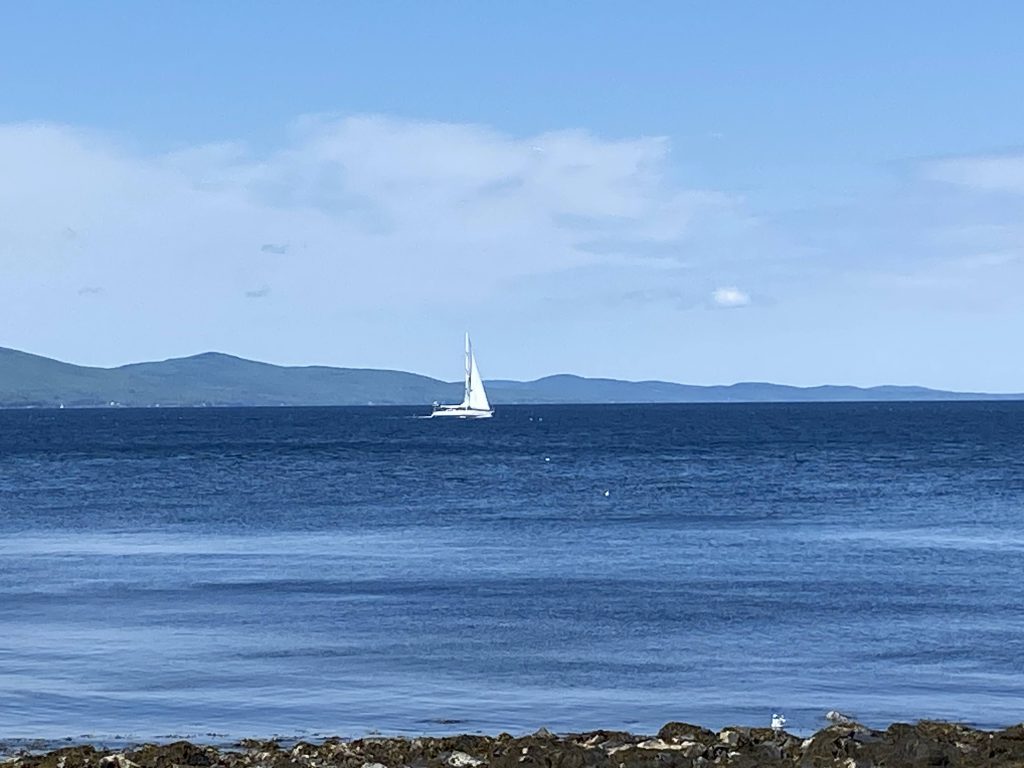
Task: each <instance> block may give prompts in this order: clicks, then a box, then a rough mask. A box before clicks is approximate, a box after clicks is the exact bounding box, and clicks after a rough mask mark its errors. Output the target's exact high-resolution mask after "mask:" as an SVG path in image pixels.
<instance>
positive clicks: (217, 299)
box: [0, 116, 736, 356]
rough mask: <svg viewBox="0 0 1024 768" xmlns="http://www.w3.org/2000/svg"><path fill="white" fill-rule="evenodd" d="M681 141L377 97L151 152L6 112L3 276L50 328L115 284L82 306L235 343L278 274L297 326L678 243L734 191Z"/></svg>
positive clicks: (173, 335) (17, 299)
mask: <svg viewBox="0 0 1024 768" xmlns="http://www.w3.org/2000/svg"><path fill="white" fill-rule="evenodd" d="M668 159H669V146H668V142H667V141H666V140H665V139H663V138H657V137H640V138H634V139H625V140H606V139H602V138H600V137H597V136H594V135H592V134H590V133H587V132H585V131H556V132H551V133H544V134H540V135H534V136H527V137H514V136H509V135H507V134H502V133H499V132H497V131H494V130H492V129H489V128H487V127H484V126H478V125H462V124H451V123H437V122H421V121H412V120H398V119H392V118H386V117H379V116H357V117H344V118H339V119H329V118H322V117H317V118H306V119H303V120H301V121H299V122H298V123H296V124H295V126H293V128H292V130H291V133H290V140H289V142H288V143H287V144H286V145H285V146H282V147H279V148H277V149H276V150H274V151H272V152H269V153H267V154H265V155H256V154H254V153H253V152H251V151H250V150H248V149H247V148H246V147H245V146H244V145H242V144H232V143H222V144H216V145H208V146H199V147H193V148H187V149H184V150H179V151H176V152H173V153H169V154H160V155H144V154H139V153H137V152H135V151H132V150H130V149H129V148H127V147H122V146H119V145H118V144H117V143H116V142H114V141H113V140H111V139H109V138H107V137H104V136H98V135H95V134H91V133H88V132H83V131H79V130H76V129H73V128H70V127H67V126H60V125H52V124H46V123H37V124H15V125H6V126H0V167H3V168H4V170H5V173H4V175H3V177H2V179H0V206H2V209H3V210H4V211H5V214H6V215H5V219H6V220H5V222H4V223H3V224H2V225H0V227H2V229H0V242H2V245H0V263H2V264H3V266H4V267H5V273H6V274H7V275H8V279H7V280H5V281H4V283H3V284H2V285H0V296H2V297H3V299H4V301H5V302H7V303H9V304H10V303H12V302H13V304H14V305H15V306H16V309H15V312H14V314H15V315H16V316H20V317H17V318H14V319H20V320H22V321H26V322H27V321H30V320H31V321H32V322H34V323H36V326H35V327H36V328H38V330H39V335H41V336H45V335H46V334H47V332H48V331H47V322H48V320H47V318H48V317H53V318H56V317H58V316H59V315H60V307H61V304H62V302H63V301H64V297H65V296H66V295H67V294H68V293H74V292H75V291H77V290H78V289H79V288H80V287H81V286H83V285H103V286H105V288H106V289H107V290H106V292H107V294H108V295H107V297H106V298H107V300H106V302H105V304H104V310H103V313H102V314H97V315H95V316H88V315H83V316H82V317H81V318H79V321H78V322H79V326H80V327H81V328H82V329H83V332H84V329H86V328H88V327H89V325H90V323H94V324H103V325H105V327H102V328H95V327H94V328H92V329H91V334H92V337H93V338H97V337H99V338H103V337H105V335H106V334H107V333H110V332H111V331H112V330H114V329H116V330H117V331H118V332H119V333H122V334H123V333H125V326H126V324H130V325H131V327H133V328H135V329H137V332H138V333H139V334H140V338H141V335H142V334H147V338H149V339H150V340H154V339H155V340H156V341H157V343H155V344H153V343H151V344H148V345H147V347H146V351H145V354H153V353H154V351H156V350H161V349H162V348H164V347H165V346H167V344H171V342H172V341H173V344H171V346H174V347H175V348H178V347H181V346H186V345H188V346H192V347H195V346H203V347H205V346H220V347H223V348H228V349H230V348H233V347H235V346H237V342H233V339H234V338H236V337H238V336H239V335H241V333H242V330H239V322H240V318H245V317H246V315H245V313H246V312H251V311H253V310H252V309H251V306H252V305H251V304H248V306H250V309H246V308H245V307H246V304H241V305H240V304H239V303H238V302H239V300H240V299H242V300H244V299H247V298H259V297H261V296H265V295H266V294H267V293H269V292H270V291H272V292H273V294H274V297H275V305H276V306H280V307H284V308H285V309H286V311H287V315H286V322H288V323H290V324H291V325H292V330H294V331H299V330H300V329H301V328H302V327H304V326H306V327H316V326H322V324H323V322H324V318H325V317H332V316H337V315H338V314H339V313H342V312H358V311H361V310H362V311H387V310H388V308H393V309H402V310H408V309H409V308H410V307H417V306H420V307H424V308H429V307H432V306H439V305H443V306H447V307H451V306H460V305H461V306H471V305H473V304H474V303H476V302H479V301H483V300H486V299H487V298H488V297H494V296H496V295H497V296H499V297H500V291H501V290H502V287H503V286H505V285H507V284H509V281H515V280H520V279H523V278H527V277H532V276H537V275H544V274H553V273H557V272H561V271H565V270H572V269H577V268H581V267H593V266H600V265H606V264H620V263H622V262H624V261H625V262H629V261H630V260H631V259H633V258H635V259H637V260H638V261H643V260H644V259H649V258H650V256H649V255H648V254H649V253H658V254H664V253H676V252H677V251H678V250H679V246H680V244H681V243H684V242H685V241H686V238H687V237H689V236H691V235H692V233H693V232H695V231H697V230H699V225H700V222H701V221H703V220H706V219H709V218H711V217H719V218H721V217H730V216H735V215H736V214H735V213H734V210H735V202H734V201H732V200H731V199H730V198H728V197H727V196H725V195H722V194H720V193H716V192H713V191H703V190H690V189H684V188H680V187H679V186H678V185H676V184H674V183H672V182H671V181H670V180H669V179H668V173H667V168H668ZM69 233H74V234H73V236H71V235H70V234H69ZM601 243H609V244H610V245H609V246H606V247H604V248H602V247H601V245H600V244H601ZM623 244H625V245H623ZM285 253H287V255H288V259H287V260H283V259H281V258H280V256H282V255H284V254H285ZM254 254H255V256H254ZM634 254H635V255H634ZM680 256H681V255H680ZM656 258H659V259H664V258H672V257H666V256H664V255H658V256H657V257H656ZM253 285H256V286H261V287H260V288H258V289H253V288H252V286H253ZM257 294H258V295H257ZM166 318H174V319H175V322H174V323H171V322H168V321H167V319H166ZM54 322H55V323H56V320H55V321H54ZM55 328H56V325H55V326H54V328H53V329H50V331H54V330H55ZM30 337H31V334H26V338H28V341H27V342H26V343H31V338H30ZM161 342H164V343H161ZM119 348H120V349H122V350H125V352H126V354H129V355H132V356H137V355H140V354H143V350H141V349H132V348H131V345H130V344H129V345H122V346H120V347H119Z"/></svg>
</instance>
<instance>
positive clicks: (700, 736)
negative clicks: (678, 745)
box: [658, 722, 715, 744]
mask: <svg viewBox="0 0 1024 768" xmlns="http://www.w3.org/2000/svg"><path fill="white" fill-rule="evenodd" d="M658 738H659V739H662V740H664V741H669V742H680V741H691V742H692V741H696V742H699V743H702V744H710V743H712V742H713V741H714V740H715V733H714V732H713V731H710V730H708V729H707V728H701V727H700V726H699V725H690V724H689V723H676V722H672V723H665V725H663V726H661V730H659V731H658Z"/></svg>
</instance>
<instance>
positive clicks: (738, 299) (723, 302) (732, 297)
mask: <svg viewBox="0 0 1024 768" xmlns="http://www.w3.org/2000/svg"><path fill="white" fill-rule="evenodd" d="M711 299H712V301H714V303H715V305H716V306H719V307H745V306H747V305H748V304H749V303H750V296H749V294H747V293H744V292H743V291H741V290H740V289H739V288H737V287H736V286H726V287H724V288H716V289H715V291H714V292H713V293H712V294H711Z"/></svg>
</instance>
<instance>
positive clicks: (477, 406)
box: [466, 333, 491, 411]
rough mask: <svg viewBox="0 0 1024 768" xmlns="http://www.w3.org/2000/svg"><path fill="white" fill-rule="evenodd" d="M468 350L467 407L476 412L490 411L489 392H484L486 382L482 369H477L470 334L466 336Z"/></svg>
mask: <svg viewBox="0 0 1024 768" xmlns="http://www.w3.org/2000/svg"><path fill="white" fill-rule="evenodd" d="M466 350H467V354H468V355H469V359H468V360H467V361H466V363H467V369H466V405H467V406H469V407H470V408H472V409H473V410H474V411H489V410H491V404H490V403H489V402H487V392H485V391H484V381H483V379H481V378H480V369H479V368H477V367H476V357H475V356H474V355H473V347H472V346H470V343H469V334H468V333H467V334H466Z"/></svg>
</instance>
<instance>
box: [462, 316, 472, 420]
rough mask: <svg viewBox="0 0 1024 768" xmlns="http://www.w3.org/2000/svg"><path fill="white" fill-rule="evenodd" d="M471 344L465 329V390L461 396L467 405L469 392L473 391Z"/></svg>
mask: <svg viewBox="0 0 1024 768" xmlns="http://www.w3.org/2000/svg"><path fill="white" fill-rule="evenodd" d="M472 361H473V346H472V344H470V341H469V331H466V391H465V395H464V396H463V398H462V402H463V404H464V405H467V406H468V405H469V393H470V392H472V391H473V384H472V381H471V378H472V372H473V362H472Z"/></svg>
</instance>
